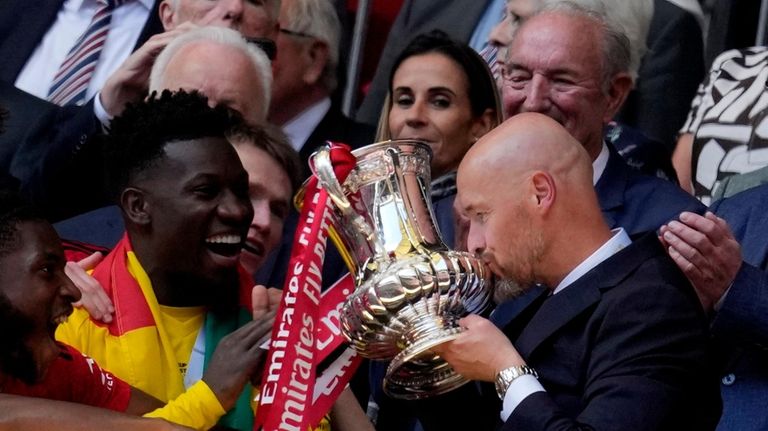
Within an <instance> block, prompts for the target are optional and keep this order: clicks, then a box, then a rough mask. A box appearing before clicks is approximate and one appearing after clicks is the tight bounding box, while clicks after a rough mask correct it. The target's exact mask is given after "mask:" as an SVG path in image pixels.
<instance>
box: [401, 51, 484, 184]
mask: <svg viewBox="0 0 768 431" xmlns="http://www.w3.org/2000/svg"><path fill="white" fill-rule="evenodd" d="M489 79H490V78H489ZM469 87H470V85H469V80H468V77H467V75H466V73H465V72H464V70H463V68H462V67H461V66H460V65H459V64H457V63H456V62H455V61H454V60H453V59H451V58H450V57H448V56H446V55H444V54H441V53H439V52H428V53H425V54H421V55H414V56H411V57H409V58H407V59H405V60H404V61H403V62H402V63H400V66H399V67H398V68H397V70H396V71H395V73H394V75H393V79H392V88H391V93H390V94H391V97H392V101H391V103H392V105H391V108H390V111H389V129H390V133H391V136H392V138H393V139H405V138H410V139H420V140H423V141H426V142H427V143H428V144H429V146H430V147H431V148H432V152H433V159H432V177H433V178H437V177H439V176H440V175H443V174H445V173H448V172H450V171H451V170H454V169H456V167H458V165H459V162H460V161H461V158H462V157H463V156H464V154H465V153H466V152H467V150H468V149H469V147H470V146H471V145H472V144H474V142H475V141H477V138H478V137H479V136H482V135H483V134H484V133H485V132H487V131H488V129H489V128H490V123H489V116H490V114H485V113H484V114H483V115H480V116H475V115H473V113H472V106H471V102H470V97H469Z"/></svg>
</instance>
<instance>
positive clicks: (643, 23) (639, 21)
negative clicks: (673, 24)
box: [543, 0, 653, 80]
mask: <svg viewBox="0 0 768 431" xmlns="http://www.w3.org/2000/svg"><path fill="white" fill-rule="evenodd" d="M559 3H573V4H575V5H578V6H580V7H581V8H583V9H585V10H588V11H591V12H594V13H596V14H598V15H601V16H603V17H604V20H605V21H606V23H607V24H608V25H609V26H610V27H614V28H617V29H619V30H621V31H622V33H624V35H625V36H626V37H627V39H629V48H630V58H629V73H630V75H632V79H633V80H636V79H637V74H638V71H639V70H640V63H641V61H642V59H643V56H644V55H645V53H646V51H647V45H646V40H647V38H648V29H649V27H650V26H651V19H652V18H653V0H568V1H564V0H544V1H543V9H549V10H551V9H553V8H554V7H553V6H554V5H556V4H559Z"/></svg>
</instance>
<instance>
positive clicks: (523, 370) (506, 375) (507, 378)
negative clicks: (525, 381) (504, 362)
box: [494, 365, 539, 401]
mask: <svg viewBox="0 0 768 431" xmlns="http://www.w3.org/2000/svg"><path fill="white" fill-rule="evenodd" d="M526 374H527V375H530V376H533V377H535V378H537V379H538V378H539V375H538V374H537V373H536V371H535V370H534V369H533V368H531V367H529V366H527V365H520V366H512V367H509V368H505V369H503V370H501V371H499V373H498V374H496V381H495V382H494V383H495V384H496V393H497V394H498V395H499V398H501V400H502V401H503V400H504V396H505V395H506V393H507V389H508V388H509V385H511V384H512V382H513V381H514V380H515V379H516V378H518V377H520V376H522V375H526Z"/></svg>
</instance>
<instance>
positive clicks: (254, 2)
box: [160, 0, 279, 40]
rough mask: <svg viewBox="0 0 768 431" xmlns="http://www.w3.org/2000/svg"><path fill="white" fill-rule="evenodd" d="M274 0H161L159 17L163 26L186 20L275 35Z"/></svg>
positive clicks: (248, 34)
mask: <svg viewBox="0 0 768 431" xmlns="http://www.w3.org/2000/svg"><path fill="white" fill-rule="evenodd" d="M276 2H277V0H164V1H163V2H162V3H160V19H161V21H162V22H163V26H164V27H165V29H166V30H171V29H174V28H176V27H178V26H179V25H181V24H183V23H185V22H192V23H194V24H197V25H200V26H206V25H215V26H219V27H228V28H231V29H233V30H237V31H239V32H240V33H242V34H243V36H246V37H265V38H268V39H272V40H275V39H276V37H277V30H278V28H279V27H278V24H277V13H278V10H277V4H276Z"/></svg>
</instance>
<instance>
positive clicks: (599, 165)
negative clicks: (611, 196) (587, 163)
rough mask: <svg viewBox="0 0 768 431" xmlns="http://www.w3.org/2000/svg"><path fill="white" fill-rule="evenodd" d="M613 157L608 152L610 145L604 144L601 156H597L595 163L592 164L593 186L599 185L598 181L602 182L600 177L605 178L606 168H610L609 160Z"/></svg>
mask: <svg viewBox="0 0 768 431" xmlns="http://www.w3.org/2000/svg"><path fill="white" fill-rule="evenodd" d="M610 156H611V153H610V152H609V151H608V145H606V144H605V142H603V148H602V149H601V150H600V154H598V155H597V158H596V159H595V161H594V162H592V185H593V186H594V185H597V181H598V180H600V177H601V176H603V172H605V167H606V166H608V158H609V157H610Z"/></svg>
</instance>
